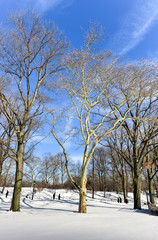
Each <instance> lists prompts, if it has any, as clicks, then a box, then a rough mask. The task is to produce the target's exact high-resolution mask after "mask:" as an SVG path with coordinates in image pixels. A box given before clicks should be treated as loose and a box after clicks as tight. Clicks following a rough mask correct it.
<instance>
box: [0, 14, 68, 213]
mask: <svg viewBox="0 0 158 240" xmlns="http://www.w3.org/2000/svg"><path fill="white" fill-rule="evenodd" d="M8 23H9V27H8V29H7V30H5V29H2V31H1V34H0V70H1V73H3V76H7V77H8V78H9V79H10V82H11V83H10V89H9V91H5V90H3V88H0V101H1V104H0V106H1V111H2V112H3V114H4V116H5V117H6V118H7V120H8V121H9V123H10V124H12V126H13V128H14V132H15V133H16V139H17V149H16V152H15V157H14V159H15V161H16V176H15V185H14V192H13V198H12V204H11V208H10V209H11V210H12V211H20V193H21V187H22V179H23V165H24V142H25V137H26V135H27V134H28V132H29V131H31V128H32V124H33V122H34V119H36V117H37V116H39V115H41V114H42V113H43V104H44V102H45V101H46V99H45V96H44V91H42V90H43V88H44V86H45V83H46V81H48V80H49V81H50V78H51V77H52V75H53V74H55V73H57V72H59V71H61V70H62V69H63V67H64V60H63V59H64V57H63V55H64V53H65V50H66V48H67V44H66V42H65V39H64V37H63V36H62V34H61V33H60V32H59V31H58V30H57V28H56V27H55V25H52V24H50V23H43V22H42V20H41V18H40V16H38V15H37V14H35V13H34V12H30V11H26V12H18V13H13V14H12V15H10V17H9V18H8ZM10 111H11V113H12V114H10Z"/></svg>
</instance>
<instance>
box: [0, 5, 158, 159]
mask: <svg viewBox="0 0 158 240" xmlns="http://www.w3.org/2000/svg"><path fill="white" fill-rule="evenodd" d="M28 8H29V9H35V10H37V11H38V12H40V13H41V14H42V17H43V19H46V20H51V21H55V23H56V25H57V26H58V27H59V28H60V29H61V30H63V31H64V33H65V35H66V37H67V38H68V39H69V40H70V42H71V44H72V46H74V47H80V46H81V44H82V41H83V34H82V30H81V28H84V29H87V28H88V26H89V22H90V21H93V22H96V23H99V24H101V25H102V26H103V27H104V28H105V33H106V34H107V35H108V38H105V42H104V46H103V47H105V48H109V49H111V50H112V51H113V52H114V53H116V54H119V55H122V56H124V58H125V59H128V60H130V61H135V60H137V59H151V60H157V59H158V0H131V1H130V0H0V23H2V24H3V23H4V22H5V18H6V17H7V15H8V13H9V11H15V10H18V9H28ZM69 145H71V144H69ZM53 146H55V147H53ZM53 146H52V140H50V139H46V140H45V141H44V142H43V144H41V145H40V148H38V150H37V152H38V153H39V154H43V153H44V152H47V151H48V152H52V153H53V154H54V153H55V151H56V150H57V151H58V150H59V148H58V147H57V145H56V144H55V143H53ZM69 148H71V146H69ZM77 154H79V153H77ZM72 155H73V157H74V158H75V157H76V158H77V155H75V153H74V154H72Z"/></svg>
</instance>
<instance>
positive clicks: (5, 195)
mask: <svg viewBox="0 0 158 240" xmlns="http://www.w3.org/2000/svg"><path fill="white" fill-rule="evenodd" d="M8 194H9V191H8V190H7V192H6V194H5V196H6V198H7V197H8Z"/></svg>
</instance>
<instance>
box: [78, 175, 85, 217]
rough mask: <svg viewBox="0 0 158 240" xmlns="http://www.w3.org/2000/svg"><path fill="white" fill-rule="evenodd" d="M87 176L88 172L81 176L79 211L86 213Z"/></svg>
mask: <svg viewBox="0 0 158 240" xmlns="http://www.w3.org/2000/svg"><path fill="white" fill-rule="evenodd" d="M86 184H87V178H86V174H83V175H82V177H81V184H80V187H81V189H80V200H79V213H86V212H87V204H86V196H87V188H86Z"/></svg>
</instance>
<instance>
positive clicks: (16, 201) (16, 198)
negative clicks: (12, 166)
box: [10, 143, 24, 212]
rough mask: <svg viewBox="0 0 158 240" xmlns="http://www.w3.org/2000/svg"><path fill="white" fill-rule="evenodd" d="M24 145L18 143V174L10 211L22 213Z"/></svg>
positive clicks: (16, 174)
mask: <svg viewBox="0 0 158 240" xmlns="http://www.w3.org/2000/svg"><path fill="white" fill-rule="evenodd" d="M23 166H24V162H23V144H22V143H18V149H17V161H16V173H15V184H14V191H13V198H12V203H11V208H10V210H11V211H13V212H17V211H20V194H21V188H22V179H23Z"/></svg>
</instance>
